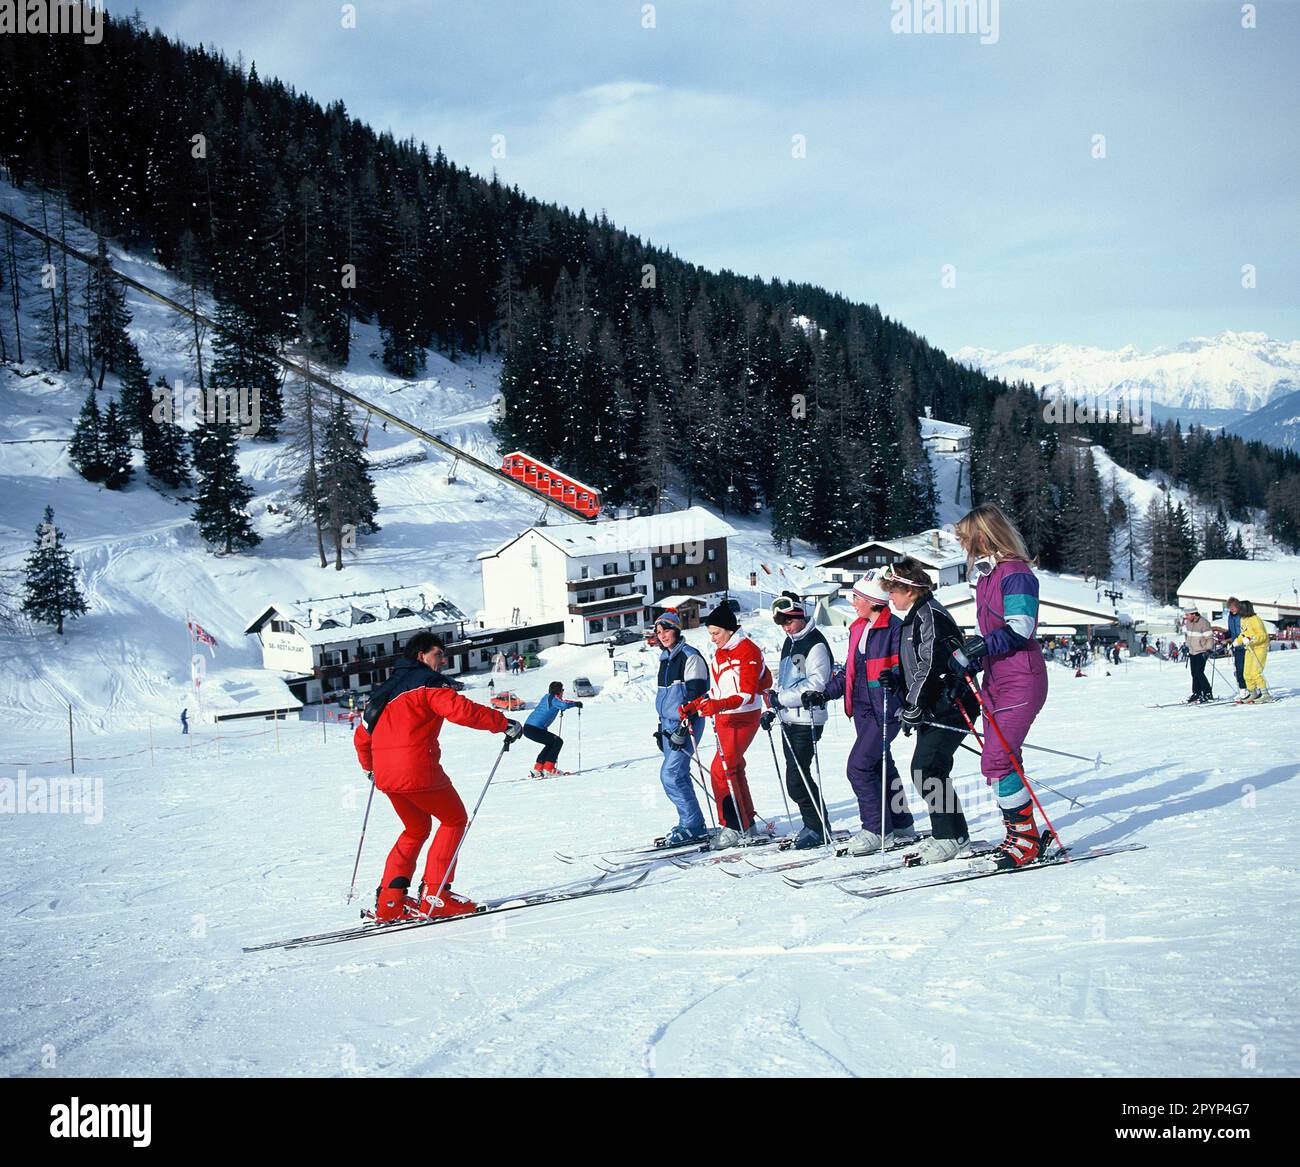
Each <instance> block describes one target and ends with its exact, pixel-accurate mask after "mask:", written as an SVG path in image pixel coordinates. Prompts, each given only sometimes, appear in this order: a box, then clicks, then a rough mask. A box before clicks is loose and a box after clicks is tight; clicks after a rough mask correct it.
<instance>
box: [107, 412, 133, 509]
mask: <svg viewBox="0 0 1300 1167" xmlns="http://www.w3.org/2000/svg"><path fill="white" fill-rule="evenodd" d="M101 449H102V451H103V458H104V485H105V486H107V487H108V489H109V490H121V489H122V488H123V487H124V486H126V484H127V483H128V482H130V481H131V475H132V474H133V473H134V471H133V470H132V468H131V430H130V429H129V428H128V426H127V422H126V419H125V418H124V417H123V416H122V412H121V410H119V409H118V407H117V402H116V401H110V402H109V403H108V409H107V410H106V411H105V413H104V430H103V440H102V443H101Z"/></svg>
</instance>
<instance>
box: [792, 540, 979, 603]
mask: <svg viewBox="0 0 1300 1167" xmlns="http://www.w3.org/2000/svg"><path fill="white" fill-rule="evenodd" d="M905 555H910V556H911V557H912V558H913V559H916V560H918V561H919V562H920V563H922V564H924V565H925V569H926V571H927V572H928V573H929V575H930V578H931V579H932V580H933V581H934V582H935V584H936V585H937V586H938V587H945V586H946V585H948V584H957V583H965V582H966V553H965V552H964V551H963V550H962V549H961V543H960V542H958V540H957V536H956V535H954V534H952V533H951V532H950V531H939V530H933V529H932V530H929V531H922V532H921V533H920V534H919V535H907V536H905V537H903V538H901V539H870V540H868V541H867V542H866V543H860V544H858V546H857V547H850V548H849V549H848V550H847V551H840V552H837V553H836V554H835V555H831V556H828V557H827V558H826V559H823V560H822V561H821V562H820V563H818V564H816V567H817V570H818V571H819V572H820V573H821V577H822V579H823V580H825V581H826V582H827V583H835V584H839V586H840V588H841V589H842V590H845V591H847V590H848V589H849V588H851V587H852V586H853V585H854V583H855V582H856V581H857V580H859V579H860V578H861V577H862V576H863V575H864V574H865V573H866V572H867V570H868V568H872V567H884V566H885V565H886V564H890V563H893V562H894V561H895V560H898V559H902V558H903V556H905Z"/></svg>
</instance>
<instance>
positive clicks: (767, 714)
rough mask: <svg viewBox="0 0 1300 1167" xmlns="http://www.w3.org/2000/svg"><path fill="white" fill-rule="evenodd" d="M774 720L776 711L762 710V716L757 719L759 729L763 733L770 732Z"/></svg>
mask: <svg viewBox="0 0 1300 1167" xmlns="http://www.w3.org/2000/svg"><path fill="white" fill-rule="evenodd" d="M775 720H776V711H775V710H773V709H764V710H763V716H762V717H760V718H759V719H758V724H759V728H761V729H762V731H763V732H764V733H771V732H772V723H773V722H774V721H775Z"/></svg>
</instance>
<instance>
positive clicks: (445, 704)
mask: <svg viewBox="0 0 1300 1167" xmlns="http://www.w3.org/2000/svg"><path fill="white" fill-rule="evenodd" d="M444 721H454V722H455V723H456V724H457V725H464V726H468V727H469V728H470V729H484V730H487V731H488V732H489V733H505V731H506V726H507V722H506V719H505V717H504V716H503V715H502V714H500V713H498V712H497V711H496V710H495V709H489V708H488V707H487V706H486V705H478V704H476V703H475V702H473V701H468V700H466V699H465V698H464V697H462V696H461V695H460V694H459V693H457V692H456V691H455V690H454V689H426V688H419V689H408V690H407V691H406V692H405V693H399V694H398V695H397V696H396V697H394V698H393V699H392V700H391V701H389V702H388V704H387V705H386V706H385V707H384V711H383V713H382V714H381V716H380V718H379V722H378V724H377V725H376V726H375V732H374V734H373V735H372V734H371V733H370V732H369V731H368V730H367V729H366V726H365V722H364V721H363V722H362V723H361V724H360V725H358V726H357V729H356V733H354V734H353V735H352V744H353V745H354V746H355V747H356V751H357V761H359V762H360V763H361V766H362V768H363V769H365V770H370V771H371V772H372V773H373V774H374V776H375V785H376V786H377V787H379V789H380V790H382V791H383V792H384V793H385V794H414V793H417V792H418V791H422V790H436V789H437V788H438V787H440V786H445V785H446V784H447V783H448V782H449V781H450V779H448V777H447V774H446V772H445V771H444V770H443V768H442V766H441V765H439V759H440V758H441V757H442V749H441V747H440V746H439V745H438V734H439V733H440V732H441V730H442V723H443V722H444Z"/></svg>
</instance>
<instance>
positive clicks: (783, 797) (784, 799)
mask: <svg viewBox="0 0 1300 1167" xmlns="http://www.w3.org/2000/svg"><path fill="white" fill-rule="evenodd" d="M782 732H784V731H782ZM767 744H768V746H769V747H770V748H771V750H772V766H773V767H774V768H775V770H776V784H777V785H778V786H779V787H780V788H781V802H782V804H783V805H784V806H785V821H786V822H787V823H789V824H790V825H791V826H794V816H793V815H791V814H790V800H789V799H788V798H787V797H786V795H785V776H784V775H783V774H782V773H781V763H780V762H778V761H777V760H776V745H775V743H773V741H772V727H771V726H770V725H769V726H768V727H767Z"/></svg>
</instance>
